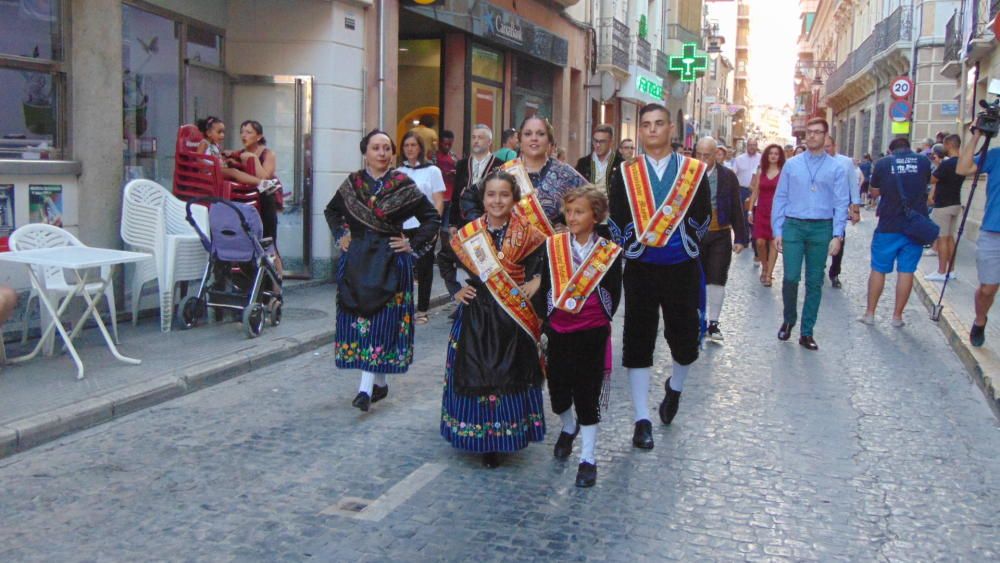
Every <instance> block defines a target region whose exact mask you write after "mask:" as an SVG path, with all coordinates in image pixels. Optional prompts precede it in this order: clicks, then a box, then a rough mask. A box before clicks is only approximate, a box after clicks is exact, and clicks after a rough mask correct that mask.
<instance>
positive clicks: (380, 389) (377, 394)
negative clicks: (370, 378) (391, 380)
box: [372, 385, 389, 403]
mask: <svg viewBox="0 0 1000 563" xmlns="http://www.w3.org/2000/svg"><path fill="white" fill-rule="evenodd" d="M388 396H389V386H388V385H376V386H374V387H372V403H377V402H379V401H381V400H382V399H384V398H386V397H388Z"/></svg>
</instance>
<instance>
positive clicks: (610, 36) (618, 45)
mask: <svg viewBox="0 0 1000 563" xmlns="http://www.w3.org/2000/svg"><path fill="white" fill-rule="evenodd" d="M597 37H598V39H597V65H598V67H603V68H604V69H607V70H617V71H619V72H621V73H628V61H629V37H628V26H627V25H625V24H624V23H622V22H620V21H618V20H616V19H615V18H601V19H600V20H598V36H597Z"/></svg>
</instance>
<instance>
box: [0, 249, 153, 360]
mask: <svg viewBox="0 0 1000 563" xmlns="http://www.w3.org/2000/svg"><path fill="white" fill-rule="evenodd" d="M150 258H152V255H150V254H145V253H142V252H127V251H124V250H113V249H110V248H94V247H90V246H61V247H58V248H36V249H33V250H22V251H20V252H0V262H12V263H16V264H24V265H25V266H27V268H28V276H29V277H30V278H31V285H32V286H33V287H34V288H35V289H36V290H38V299H39V300H40V301H41V302H42V305H43V306H44V307H45V308H46V309H47V310H48V312H49V314H50V315H51V317H52V320H51V322H50V323H49V324H48V326H46V327H45V329H44V330H43V331H42V337H41V339H39V341H38V344H37V345H36V346H35V349H34V350H32V351H31V353H29V354H27V355H25V356H20V357H17V358H8V359H7V361H8V362H10V363H17V362H24V361H27V360H30V359H32V358H34V357H35V356H37V355H38V353H39V352H41V350H42V347H43V345H44V343H45V341H46V340H47V339H48V338H49V335H50V334H52V331H53V330H56V331H58V332H59V336H61V337H62V340H63V342H64V343H65V344H66V349H67V350H68V351H69V353H70V355H71V356H73V361H74V362H75V363H76V368H77V373H76V378H77V379H83V361H81V360H80V355H79V354H77V352H76V348H75V347H74V346H73V338H75V337H76V335H77V333H79V332H80V329H81V327H83V324H84V323H85V322H86V320H87V317H91V316H92V317H93V318H94V320H95V321H96V322H97V326H98V328H100V329H101V334H102V335H104V341H105V342H106V343H107V345H108V349H109V350H111V353H112V354H114V356H115V357H116V358H118V359H119V360H121V361H123V362H125V363H128V364H140V363H142V361H141V360H138V359H135V358H129V357H127V356H123V355H122V354H121V352H119V351H118V347H117V346H115V342H114V340H113V339H112V338H111V334H110V333H108V328H107V327H106V326H105V325H104V321H103V320H102V319H101V315H99V314H97V313H96V310H97V304H98V303H100V301H101V298H103V297H104V289H105V288H106V287H107V286H108V285H109V284H110V283H111V281H112V274H113V273H114V266H117V265H120V264H128V263H132V262H141V261H142V260H147V259H150ZM32 266H43V267H55V268H62V269H64V270H69V271H71V272H73V276H75V278H76V280H75V281H76V283H75V285H74V287H73V289H72V291H71V292H70V293H69V295H67V296H66V297H65V299H63V301H62V303H60V304H59V306H58V307H56V305H55V304H53V303H52V301H51V300H50V299H49V297H48V294H47V293H46V292H45V286H44V285H43V284H42V281H41V280H40V279H38V276H37V275H36V274H35V269H34V268H33V267H32ZM102 266H109V268H108V275H107V277H106V278H102V279H100V284H101V286H100V289H99V290H97V291H96V292H95V295H96V298H94V297H91V295H90V293H89V292H87V290H86V289H85V288H86V286H87V283H89V282H90V281H91V276H92V273H93V272H94V271H95V269H96V271H100V268H101V267H102ZM76 295H80V296H81V297H83V298H84V300H86V301H87V310H86V311H84V313H83V315H82V316H81V317H80V318H79V319H78V320H77V321H76V323H75V324H74V327H73V332H72V334H69V333H67V332H66V328H65V327H64V326H63V323H62V314H63V313H65V312H66V309H67V308H68V306H69V303H70V301H72V298H73V297H74V296H76Z"/></svg>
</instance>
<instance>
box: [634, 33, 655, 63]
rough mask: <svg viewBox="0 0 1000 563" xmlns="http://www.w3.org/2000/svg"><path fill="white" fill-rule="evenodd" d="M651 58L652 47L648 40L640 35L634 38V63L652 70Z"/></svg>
mask: <svg viewBox="0 0 1000 563" xmlns="http://www.w3.org/2000/svg"><path fill="white" fill-rule="evenodd" d="M652 58H653V48H652V47H651V46H650V45H649V41H646V40H645V39H643V38H641V37H636V38H635V64H636V65H638V66H640V67H642V68H644V69H646V70H652V68H653V67H652V64H651V63H652Z"/></svg>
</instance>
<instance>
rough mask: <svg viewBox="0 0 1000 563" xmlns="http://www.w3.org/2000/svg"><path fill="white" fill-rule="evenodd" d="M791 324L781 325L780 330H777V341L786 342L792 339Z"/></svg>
mask: <svg viewBox="0 0 1000 563" xmlns="http://www.w3.org/2000/svg"><path fill="white" fill-rule="evenodd" d="M793 326H795V325H793V324H788V323H781V328H779V329H778V340H788V339H789V338H791V337H792V327H793Z"/></svg>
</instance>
